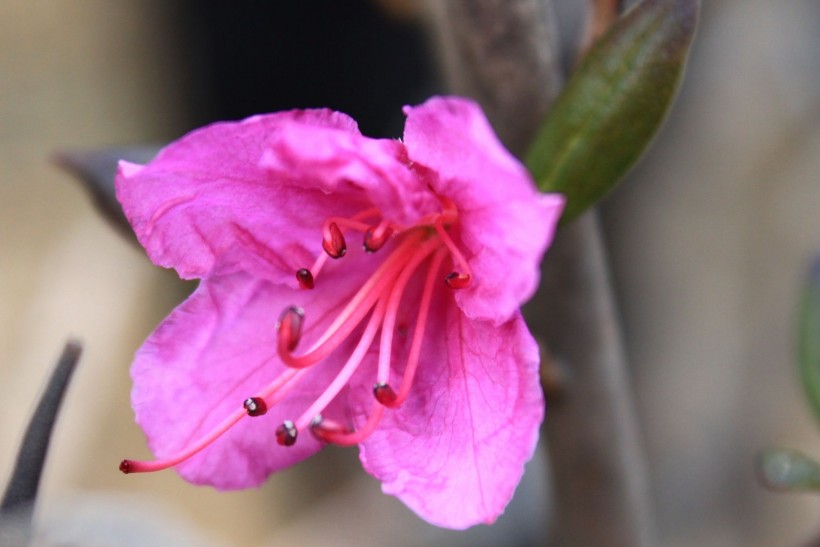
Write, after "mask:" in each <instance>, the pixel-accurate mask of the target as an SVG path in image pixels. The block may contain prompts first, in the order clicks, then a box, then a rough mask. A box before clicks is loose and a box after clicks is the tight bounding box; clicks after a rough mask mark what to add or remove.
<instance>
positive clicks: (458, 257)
mask: <svg viewBox="0 0 820 547" xmlns="http://www.w3.org/2000/svg"><path fill="white" fill-rule="evenodd" d="M433 227H434V228H435V229H436V233H437V234H438V236H439V237H440V238H441V241H442V242H443V243H444V244H445V245H446V246H447V249H449V251H450V254H451V255H452V256H453V262H454V263H455V265H456V266H457V267H458V268H459V270H460V271H459V272H453V273H451V274H450V275H448V276H447V277H446V278H445V282H446V283H447V286H448V287H450V288H451V289H463V288H465V287H467V286H469V285H470V282H471V281H472V278H473V274H472V271H471V270H470V265H469V264H467V260H466V259H465V258H464V255H463V254H461V251H460V250H459V249H458V246H456V244H455V242H454V241H453V238H451V237H450V234H448V233H447V230H445V229H444V224H443V223H442V221H441V219H439V220H437V221H436V222H435V223H433ZM454 274H455V275H454Z"/></svg>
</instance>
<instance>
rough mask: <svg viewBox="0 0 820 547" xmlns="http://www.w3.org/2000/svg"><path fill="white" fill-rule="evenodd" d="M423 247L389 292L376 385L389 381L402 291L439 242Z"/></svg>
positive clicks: (438, 245) (434, 241) (433, 241)
mask: <svg viewBox="0 0 820 547" xmlns="http://www.w3.org/2000/svg"><path fill="white" fill-rule="evenodd" d="M431 242H432V243H428V244H426V245H425V246H424V248H423V249H424V250H423V251H419V252H417V253H416V254H415V256H413V258H412V259H411V260H410V262H408V264H407V266H405V268H404V269H403V270H402V272H401V275H399V277H398V279H396V283H395V285H393V290H392V291H391V292H390V300H389V301H388V303H387V312H386V314H385V317H384V325H383V327H382V337H381V341H380V345H379V366H378V369H377V383H379V384H387V382H388V380H389V379H390V359H391V357H392V351H391V349H392V346H393V333H394V332H395V325H396V316H397V315H398V312H399V305H400V304H401V298H402V295H403V294H404V289H405V288H406V287H407V283H408V282H409V281H410V277H412V275H413V274H414V273H415V272H416V269H418V267H419V266H420V265H421V263H422V262H423V261H424V260H426V259H427V257H428V256H429V255H430V253H432V252H433V251H435V250H436V249H437V248H438V247H440V245H441V244H440V242H438V241H436V240H435V239H433V240H431Z"/></svg>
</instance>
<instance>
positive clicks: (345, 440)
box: [310, 403, 384, 446]
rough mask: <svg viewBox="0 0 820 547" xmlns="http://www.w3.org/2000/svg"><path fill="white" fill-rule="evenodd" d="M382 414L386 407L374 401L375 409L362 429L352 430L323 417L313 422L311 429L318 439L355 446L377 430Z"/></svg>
mask: <svg viewBox="0 0 820 547" xmlns="http://www.w3.org/2000/svg"><path fill="white" fill-rule="evenodd" d="M382 414H384V407H383V406H382V405H380V404H378V403H374V405H373V411H372V412H371V413H370V416H369V417H368V418H367V422H366V423H365V424H364V426H363V427H362V428H361V429H357V430H355V431H351V430H350V429H348V428H346V427H343V426H340V425H339V424H337V423H335V422H329V421H327V420H323V419H319V420H315V421H314V422H313V423H311V426H310V429H311V431H312V432H313V434H314V435H315V436H316V437H317V438H318V439H320V440H323V441H325V442H328V443H333V444H338V445H340V446H353V445H356V444H359V443H360V442H362V441H363V440H365V439H366V438H367V437H369V436H370V434H371V433H373V431H375V430H376V427H377V426H378V425H379V422H380V421H381V419H382Z"/></svg>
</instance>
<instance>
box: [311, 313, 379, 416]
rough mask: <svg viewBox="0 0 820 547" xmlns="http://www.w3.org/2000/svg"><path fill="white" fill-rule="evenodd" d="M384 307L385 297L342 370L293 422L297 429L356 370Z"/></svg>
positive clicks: (345, 382) (340, 388)
mask: <svg viewBox="0 0 820 547" xmlns="http://www.w3.org/2000/svg"><path fill="white" fill-rule="evenodd" d="M386 307H387V304H386V302H385V299H384V298H382V299H380V300H379V302H378V304H376V309H374V310H373V315H371V316H370V320H369V321H368V322H367V326H366V327H365V329H364V332H363V333H362V337H361V338H360V339H359V342H358V343H357V344H356V348H355V349H354V350H353V353H351V354H350V357H349V358H348V360H347V362H346V363H345V365H344V366H343V367H342V370H340V371H339V374H337V375H336V378H334V379H333V381H332V382H331V383H330V385H329V386H327V388H326V389H325V391H324V392H323V393H322V394H321V395H320V396H319V397H318V398H317V399H316V400H315V401H314V402H313V404H312V405H310V407H308V409H307V410H305V412H304V413H302V415H301V416H300V417H299V419H298V420H296V422H295V423H296V429H297V430H302V429H304V428H305V427H307V426H308V425H310V423H311V420H313V418H314V416H316V415H317V414H319V413H320V412H322V410H324V409H325V407H326V406H327V405H329V404H330V402H331V401H332V400H333V399H334V398H335V397H336V395H338V394H339V392H340V391H341V390H342V389H343V388H344V387H345V386H346V385H347V383H348V382H349V381H350V377H351V376H353V373H354V372H356V369H357V368H359V365H360V364H361V362H362V359H364V356H365V354H366V353H367V350H369V349H370V345H371V344H372V343H373V339H374V338H375V337H376V333H377V332H378V330H379V327H380V326H381V324H382V318H384V310H385V308H386Z"/></svg>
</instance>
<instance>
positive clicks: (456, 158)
mask: <svg viewBox="0 0 820 547" xmlns="http://www.w3.org/2000/svg"><path fill="white" fill-rule="evenodd" d="M405 113H406V114H407V124H406V127H405V132H404V141H405V144H406V146H407V150H408V154H409V156H410V159H411V160H412V161H413V162H415V163H417V164H420V165H423V166H424V167H426V168H427V169H428V170H429V171H430V173H431V175H430V176H431V177H433V179H434V180H432V181H430V183H431V185H432V186H433V187H434V188H435V190H436V191H437V192H438V193H440V194H442V195H444V196H447V197H448V198H450V199H452V200H453V201H454V202H455V204H456V206H457V207H458V210H459V215H460V216H459V225H460V241H459V242H460V244H461V246H462V247H463V248H464V249H465V251H466V252H465V255H466V258H467V260H468V262H469V265H470V268H471V269H472V270H473V276H474V283H473V285H472V287H470V288H468V289H465V290H461V291H458V293H457V294H456V301H457V302H458V305H459V306H460V307H461V308H462V310H463V311H464V313H465V314H467V316H468V317H471V318H475V319H488V320H491V321H493V322H494V323H495V324H496V325H499V324H501V323H503V322H505V321H507V320H508V319H509V318H510V316H511V315H512V314H513V313H515V311H516V310H517V309H518V308H519V307H520V306H521V304H522V303H523V302H524V301H526V300H527V299H528V298H529V297H530V296H532V294H533V292H534V291H535V289H536V287H537V285H538V279H539V268H540V263H541V257H542V256H543V254H544V251H545V250H546V249H547V247H548V246H549V244H550V242H551V241H552V236H553V233H554V231H555V226H556V223H557V221H558V219H559V217H560V216H561V211H562V209H563V205H564V199H563V197H561V196H560V195H557V194H547V195H544V194H541V193H539V192H538V191H537V190H536V187H535V184H534V182H533V180H532V177H531V176H530V175H529V173H528V172H527V170H526V169H525V168H524V166H523V165H521V163H519V162H518V160H516V159H515V158H514V157H513V156H512V155H511V154H510V153H509V152H507V150H506V149H504V147H503V146H502V145H501V143H500V142H499V141H498V138H497V137H496V136H495V133H494V132H493V130H492V127H490V124H489V122H488V121H487V119H486V118H485V116H484V113H483V112H482V111H481V109H480V108H479V107H478V105H476V104H475V103H474V102H472V101H468V100H466V99H460V98H455V97H434V98H432V99H430V100H428V101H427V102H426V103H424V104H423V105H421V106H418V107H415V108H410V107H406V108H405ZM434 173H437V175H436V174H434Z"/></svg>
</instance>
